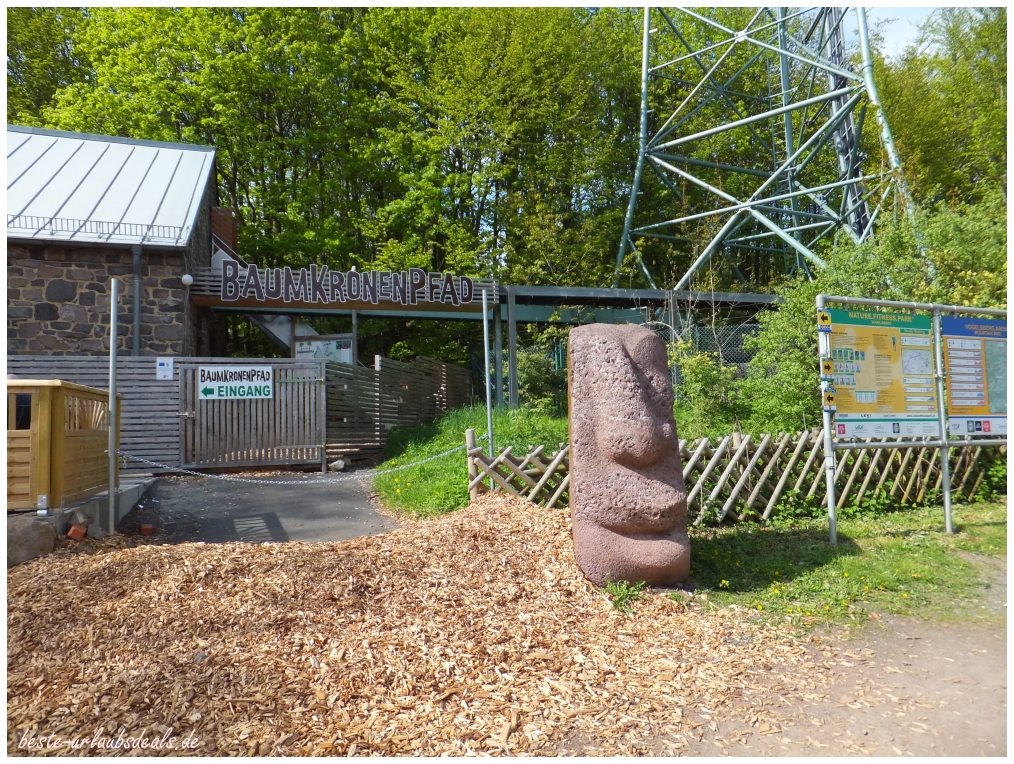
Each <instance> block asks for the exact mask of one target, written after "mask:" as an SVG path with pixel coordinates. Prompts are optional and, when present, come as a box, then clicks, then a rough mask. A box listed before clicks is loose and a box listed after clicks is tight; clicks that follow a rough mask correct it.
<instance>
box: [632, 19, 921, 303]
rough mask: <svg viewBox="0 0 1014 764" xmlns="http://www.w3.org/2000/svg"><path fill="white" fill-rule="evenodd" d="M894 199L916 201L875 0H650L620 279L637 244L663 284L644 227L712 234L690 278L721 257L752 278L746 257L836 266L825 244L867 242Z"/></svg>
mask: <svg viewBox="0 0 1014 764" xmlns="http://www.w3.org/2000/svg"><path fill="white" fill-rule="evenodd" d="M847 17H849V18H855V19H856V20H857V21H858V29H859V43H860V54H861V64H860V65H859V71H855V67H854V66H853V65H852V64H850V62H849V61H848V59H847V57H846V51H845V44H844V34H843V29H842V26H843V24H844V23H846V18H847ZM652 23H654V24H655V25H656V26H655V27H654V28H653V27H652ZM870 112H872V115H873V116H874V118H875V120H876V122H877V123H878V125H879V128H880V129H879V134H878V131H876V130H872V129H870V125H869V122H870V120H868V116H869V113H870ZM864 130H865V133H864ZM646 168H647V173H646V172H645V170H646ZM646 174H650V175H651V176H653V177H654V178H655V179H656V180H657V181H658V182H659V183H660V184H661V185H660V186H658V187H657V189H656V190H657V194H656V195H655V196H654V197H653V202H654V203H653V205H652V206H651V207H650V208H646V205H645V203H644V202H643V201H641V200H640V198H641V196H642V191H643V190H644V188H646V187H642V180H643V179H644V177H645V176H646ZM892 194H893V195H894V196H893V197H892ZM892 201H893V202H897V201H902V202H903V203H905V204H906V205H907V204H909V196H908V191H907V188H906V187H905V185H904V180H903V177H902V174H901V164H900V160H899V159H898V154H897V151H896V150H895V148H894V141H893V139H892V137H891V132H890V129H889V127H888V125H887V122H886V121H885V119H884V117H883V113H882V110H881V108H880V103H879V98H878V96H877V91H876V86H875V84H874V82H873V60H872V54H871V51H870V44H869V32H868V28H867V24H866V15H865V11H864V10H863V9H862V8H858V9H856V11H855V16H852V14H851V13H850V12H849V11H848V9H844V8H808V9H789V8H760V9H757V8H712V9H706V10H704V11H702V12H697V11H694V10H689V9H670V10H665V9H661V8H655V9H650V8H646V9H645V12H644V34H643V48H642V58H641V122H640V142H639V150H638V159H637V168H636V171H635V174H634V181H633V184H632V188H631V194H630V203H629V205H628V208H627V214H626V218H625V220H624V227H623V235H622V238H621V241H620V247H619V252H618V253H617V260H616V267H617V279H618V276H619V268H620V266H621V265H622V264H623V262H624V259H625V258H626V257H627V255H628V253H633V254H634V255H635V256H636V259H637V262H638V264H639V266H640V268H641V270H642V272H643V274H644V276H645V278H646V279H647V280H648V281H649V283H651V284H652V285H653V286H654V280H653V279H652V276H651V274H650V273H649V271H648V269H647V267H645V264H644V261H643V260H642V258H641V253H640V252H639V250H638V245H639V244H640V243H641V242H642V241H643V240H644V239H645V237H654V238H657V239H661V240H667V241H668V242H670V243H671V245H672V246H685V245H688V244H689V245H692V244H693V243H694V242H699V243H702V244H703V243H704V242H707V243H706V244H704V246H703V248H699V249H698V250H696V251H695V252H694V253H692V254H696V257H695V258H694V259H693V264H692V265H691V266H690V268H689V269H688V270H687V272H686V273H685V274H684V275H683V276H682V278H680V279H679V281H678V282H677V283H676V287H675V288H677V289H684V288H688V287H689V284H690V279H691V277H692V276H693V275H694V273H695V272H697V271H698V270H699V269H700V268H701V267H702V266H704V265H706V264H707V263H708V262H709V261H710V260H711V259H712V258H713V257H714V256H715V255H720V256H722V257H724V258H725V259H726V260H727V261H728V264H729V266H730V269H731V272H732V274H733V275H734V276H735V277H736V278H737V279H739V280H741V281H744V282H748V281H749V280H750V279H748V278H747V277H746V276H744V275H743V273H742V272H741V268H740V265H743V264H744V263H746V262H751V263H754V264H755V265H756V264H758V263H761V264H762V265H760V266H757V268H760V267H763V268H766V269H767V270H768V271H771V272H773V271H774V270H776V269H777V270H778V271H782V270H783V269H784V271H785V272H788V273H790V274H791V273H797V272H799V271H800V270H802V271H804V272H806V273H807V274H810V273H811V268H812V267H814V266H818V267H819V266H823V264H824V263H823V261H822V260H821V258H820V257H818V256H817V255H816V254H814V251H813V248H814V244H816V243H817V242H819V241H822V240H824V239H827V238H828V237H834V236H836V235H839V233H840V232H844V233H846V234H847V235H848V236H850V237H851V238H852V239H853V240H854V241H856V242H862V241H864V240H865V239H867V238H868V237H869V236H870V234H871V232H872V230H873V226H874V223H875V221H876V220H877V217H878V216H879V215H880V213H881V211H882V210H883V209H884V207H885V205H886V204H889V203H891V202H892ZM674 212H675V214H673V213H674ZM756 272H757V270H756V268H755V273H756Z"/></svg>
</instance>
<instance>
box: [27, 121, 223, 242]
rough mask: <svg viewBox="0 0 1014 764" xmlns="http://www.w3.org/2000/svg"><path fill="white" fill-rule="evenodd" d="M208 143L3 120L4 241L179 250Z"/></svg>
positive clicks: (206, 172) (204, 173)
mask: <svg viewBox="0 0 1014 764" xmlns="http://www.w3.org/2000/svg"><path fill="white" fill-rule="evenodd" d="M214 163H215V150H214V149H213V148H210V147H208V146H193V145H188V144H183V143H160V142H158V141H143V140H134V139H131V138H118V137H113V136H107V135H90V134H88V133H69V132H63V131H60V130H43V129H41V128H35V127H19V126H16V125H7V238H8V239H18V240H30V241H51V242H52V241H59V242H72V243H90V244H120V245H123V244H144V245H145V246H153V247H185V246H186V245H187V242H188V241H189V239H190V233H191V231H192V230H193V227H194V222H195V220H196V219H197V214H198V211H199V207H200V202H201V198H202V196H203V194H204V190H205V188H206V187H207V184H208V179H209V177H210V176H211V172H212V169H213V167H214Z"/></svg>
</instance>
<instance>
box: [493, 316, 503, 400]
mask: <svg viewBox="0 0 1014 764" xmlns="http://www.w3.org/2000/svg"><path fill="white" fill-rule="evenodd" d="M502 311H503V308H502V307H501V306H500V303H499V302H498V303H497V304H496V307H494V308H493V379H494V381H495V382H496V405H497V406H503V317H502V316H501V313H502Z"/></svg>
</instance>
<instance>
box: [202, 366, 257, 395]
mask: <svg viewBox="0 0 1014 764" xmlns="http://www.w3.org/2000/svg"><path fill="white" fill-rule="evenodd" d="M274 382H275V380H274V369H273V368H272V367H271V366H239V365H236V366H199V367H197V385H198V387H197V393H198V400H202V401H225V400H241V399H244V398H273V397H274V391H275V384H274Z"/></svg>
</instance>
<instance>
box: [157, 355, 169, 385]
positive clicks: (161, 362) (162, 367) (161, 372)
mask: <svg viewBox="0 0 1014 764" xmlns="http://www.w3.org/2000/svg"><path fill="white" fill-rule="evenodd" d="M172 378H173V358H172V356H159V357H158V358H157V359H156V360H155V379H168V380H172Z"/></svg>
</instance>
